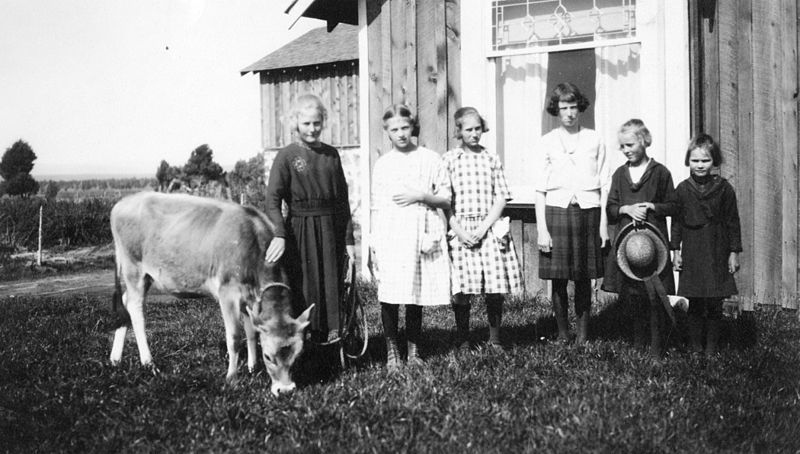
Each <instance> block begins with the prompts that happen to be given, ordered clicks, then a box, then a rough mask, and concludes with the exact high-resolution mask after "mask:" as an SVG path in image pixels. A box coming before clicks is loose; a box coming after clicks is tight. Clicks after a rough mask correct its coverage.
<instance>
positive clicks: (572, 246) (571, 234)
mask: <svg viewBox="0 0 800 454" xmlns="http://www.w3.org/2000/svg"><path fill="white" fill-rule="evenodd" d="M545 220H546V222H547V230H548V232H549V233H550V238H551V239H552V241H553V247H552V249H551V251H550V252H549V253H547V254H544V253H541V252H540V253H539V278H541V279H567V280H570V281H579V280H587V279H597V278H601V277H603V255H602V251H601V247H602V243H601V240H600V208H587V209H582V208H581V207H579V206H578V205H570V206H568V207H567V208H559V207H554V206H546V207H545Z"/></svg>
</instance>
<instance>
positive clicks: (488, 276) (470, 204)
mask: <svg viewBox="0 0 800 454" xmlns="http://www.w3.org/2000/svg"><path fill="white" fill-rule="evenodd" d="M455 124H456V128H457V132H456V134H457V135H456V137H457V138H458V139H460V140H461V143H462V146H461V147H459V148H455V149H453V150H450V151H448V152H447V153H446V154H445V155H444V163H445V167H446V170H447V174H448V177H449V179H450V187H451V190H452V192H453V200H452V209H451V212H450V227H451V228H452V233H453V238H452V239H451V241H450V257H451V259H452V262H453V266H452V274H453V275H452V291H453V294H454V295H455V298H454V300H453V312H454V313H455V318H456V330H457V336H458V344H459V348H460V349H463V348H466V347H467V346H468V345H469V344H468V342H467V340H468V338H469V318H470V302H471V299H472V296H474V295H485V301H486V314H487V316H488V319H489V345H490V346H491V347H495V348H499V347H500V323H501V320H502V315H503V300H504V294H506V293H515V292H519V290H520V288H521V277H520V272H519V263H518V262H517V256H516V252H515V251H514V244H513V243H512V241H511V236H510V234H509V231H508V225H507V223H506V224H505V226H503V225H502V224H503V222H502V221H501V222H497V221H498V219H500V216H501V214H502V213H503V208H505V206H506V202H507V201H509V200H511V193H510V192H509V190H508V184H507V183H506V177H505V174H504V173H503V165H502V164H501V163H500V158H498V156H497V155H496V154H495V153H491V152H489V151H488V150H486V149H485V148H484V147H483V146H481V144H480V140H481V135H482V134H483V133H484V131H487V128H486V122H485V121H484V119H483V117H481V115H480V114H479V113H478V111H477V110H475V109H474V108H472V107H462V108H460V109H458V110H457V111H456V113H455Z"/></svg>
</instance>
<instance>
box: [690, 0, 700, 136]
mask: <svg viewBox="0 0 800 454" xmlns="http://www.w3.org/2000/svg"><path fill="white" fill-rule="evenodd" d="M702 49H703V26H702V19H701V17H700V2H699V0H689V66H690V70H689V73H690V77H691V82H690V84H689V91H690V93H689V98H690V99H691V103H692V112H691V131H692V135H694V134H697V133H698V132H702V130H703V53H702Z"/></svg>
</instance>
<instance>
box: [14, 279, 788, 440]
mask: <svg viewBox="0 0 800 454" xmlns="http://www.w3.org/2000/svg"><path fill="white" fill-rule="evenodd" d="M363 294H364V296H365V299H367V300H368V318H369V320H370V326H371V327H372V329H373V331H374V333H373V336H374V337H373V338H372V339H371V343H370V349H369V351H368V353H367V357H366V358H364V359H363V360H362V361H360V362H359V363H357V364H355V365H352V366H351V367H349V368H347V369H346V370H342V369H341V368H339V367H338V366H337V364H338V362H337V361H336V359H335V352H334V351H332V350H325V349H320V348H308V349H307V351H306V353H305V354H304V356H303V357H302V358H301V361H300V363H299V364H297V365H296V370H295V373H294V376H295V379H296V380H297V382H298V386H299V389H298V391H297V392H296V393H295V394H294V395H293V396H291V397H281V398H275V397H273V396H272V395H271V394H270V393H269V379H268V377H267V375H266V373H265V371H264V370H263V366H262V365H260V366H259V369H258V372H257V373H256V374H254V375H249V374H247V373H246V367H245V366H244V365H243V364H242V366H241V371H242V374H243V375H242V378H241V379H240V380H239V382H238V383H236V384H235V385H225V383H224V375H225V367H226V360H225V348H224V344H223V328H222V320H221V317H220V314H219V309H218V307H217V306H216V304H215V303H214V302H213V301H212V300H197V301H192V300H171V299H167V300H163V301H160V302H153V303H152V304H150V305H149V306H148V307H147V310H146V313H147V317H148V332H149V339H150V342H151V344H150V345H151V348H152V350H153V355H154V358H155V362H156V365H157V366H158V367H159V369H160V373H159V374H157V375H155V376H154V375H153V374H151V373H150V372H149V371H148V370H147V369H145V368H142V367H140V366H139V364H138V363H139V360H138V352H137V351H136V347H135V344H134V342H133V339H132V334H129V336H130V337H129V339H128V343H127V345H126V350H125V354H124V355H123V361H122V364H121V365H120V366H119V367H112V366H111V365H110V364H109V362H108V354H109V351H110V344H111V332H110V331H109V330H108V329H107V323H108V322H107V321H108V319H109V318H110V308H109V299H108V298H107V297H97V296H83V297H69V298H65V297H60V298H36V297H22V298H19V297H18V298H10V299H5V300H0V313H2V317H1V318H0V346H1V347H0V451H3V452H196V451H200V452H256V451H257V452H435V453H449V452H481V453H484V452H498V453H499V452H636V453H640V452H691V453H697V452H704V453H705V452H770V453H775V452H797V451H798V450H800V367H798V366H799V365H800V324H798V321H797V316H796V314H795V313H794V312H785V311H781V310H774V309H764V308H762V309H760V310H758V311H756V312H754V313H751V314H749V315H750V316H748V317H740V318H738V319H736V320H733V319H727V320H726V322H725V328H724V333H723V339H722V344H723V346H722V353H721V354H720V355H718V356H716V357H714V358H709V359H705V358H697V357H693V356H690V355H688V354H686V353H685V352H684V351H683V341H684V339H683V336H682V335H681V334H680V332H681V331H680V330H681V329H682V325H680V324H679V326H678V329H677V330H676V331H674V332H673V333H672V334H671V336H670V344H671V348H670V351H669V355H668V356H667V357H666V358H665V359H664V360H663V361H660V362H654V361H653V360H651V359H650V358H649V357H648V355H646V354H645V353H643V352H639V351H637V350H636V349H634V348H633V347H632V346H631V345H630V335H629V327H630V320H629V318H628V317H627V316H626V310H625V308H623V307H620V306H619V305H617V304H613V303H609V304H607V305H605V306H602V307H596V308H594V309H595V314H594V317H593V319H592V338H593V342H592V343H591V344H590V345H588V346H586V347H581V346H575V345H560V344H556V343H554V342H551V341H549V339H552V338H553V337H554V330H555V327H554V321H553V320H552V318H550V316H549V310H548V307H547V306H546V304H545V303H544V302H542V301H519V300H516V301H512V302H510V303H508V304H507V306H506V315H505V324H506V326H507V328H506V330H505V331H504V341H505V342H506V344H507V350H506V351H505V352H504V353H500V354H497V353H492V352H490V351H488V350H485V349H480V348H479V349H477V350H476V351H474V352H471V353H455V352H453V351H452V350H451V348H452V332H453V329H454V328H453V321H452V314H451V313H450V311H449V309H448V308H434V309H426V310H425V319H424V325H423V336H424V339H423V345H422V348H423V350H422V353H423V356H424V357H425V359H426V365H425V367H424V368H407V369H405V370H404V371H403V372H402V373H401V374H399V375H396V376H387V374H386V372H385V369H384V367H383V363H384V361H385V353H384V344H383V342H382V341H381V339H380V336H379V335H380V332H379V329H380V328H379V327H380V324H379V320H378V310H377V307H376V304H375V300H374V292H373V291H372V289H370V288H367V289H366V290H365V291H364V292H363ZM401 314H402V312H401ZM473 329H474V333H475V341H478V342H479V341H480V340H481V339H483V338H485V336H486V335H487V333H486V331H487V330H486V323H485V313H484V310H483V307H481V306H480V305H478V306H476V307H474V308H473Z"/></svg>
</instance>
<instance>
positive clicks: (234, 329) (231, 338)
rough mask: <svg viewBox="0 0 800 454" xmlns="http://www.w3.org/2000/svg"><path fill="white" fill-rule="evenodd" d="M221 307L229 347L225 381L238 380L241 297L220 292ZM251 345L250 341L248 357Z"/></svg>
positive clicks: (226, 342) (227, 292) (226, 341)
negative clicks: (237, 344)
mask: <svg viewBox="0 0 800 454" xmlns="http://www.w3.org/2000/svg"><path fill="white" fill-rule="evenodd" d="M219 307H220V309H221V310H222V322H223V324H224V325H225V344H226V345H227V347H228V372H227V373H226V374H225V379H226V380H228V381H229V382H230V381H233V380H234V379H235V378H236V366H237V365H238V363H239V352H238V351H236V340H237V338H238V337H239V313H240V311H239V297H238V295H234V294H232V292H230V291H225V290H220V292H219ZM249 350H250V345H249V339H248V355H249Z"/></svg>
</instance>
